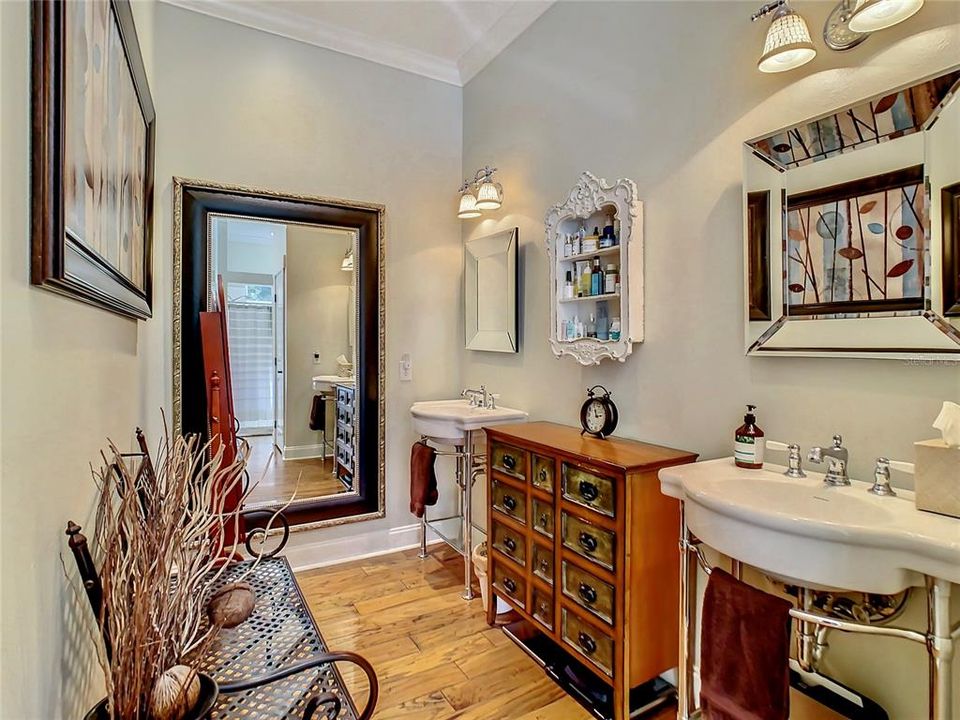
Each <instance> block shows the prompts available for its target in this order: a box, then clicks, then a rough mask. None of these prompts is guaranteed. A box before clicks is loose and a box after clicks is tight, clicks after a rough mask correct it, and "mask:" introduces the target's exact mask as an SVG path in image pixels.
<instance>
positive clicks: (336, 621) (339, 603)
mask: <svg viewBox="0 0 960 720" xmlns="http://www.w3.org/2000/svg"><path fill="white" fill-rule="evenodd" d="M297 579H298V582H299V583H300V586H301V589H302V590H303V593H304V596H305V597H306V599H307V603H308V605H309V606H310V609H311V612H313V613H314V615H315V617H317V622H318V624H319V626H320V630H321V632H322V633H323V636H324V638H326V640H327V643H328V645H329V646H330V648H331V649H332V650H349V651H353V652H359V653H360V654H362V655H364V657H366V658H367V659H368V660H369V661H370V663H371V664H372V665H373V666H374V668H375V669H376V671H377V676H378V678H379V680H380V700H379V702H378V705H377V711H376V713H375V715H374V720H414V719H415V720H491V719H492V718H497V720H538V719H539V720H588V719H589V718H590V715H589V714H588V713H587V712H586V711H585V710H583V709H582V708H581V707H580V706H579V705H577V704H576V703H575V702H574V701H573V700H572V699H570V698H568V697H567V696H566V695H565V694H564V692H563V691H562V690H561V689H560V688H559V687H558V686H557V685H556V684H555V683H554V682H553V681H552V680H550V679H549V678H548V677H547V676H546V675H545V674H544V672H543V670H542V669H541V668H540V667H539V666H538V665H537V664H536V663H535V662H534V661H533V660H531V659H530V658H529V657H527V656H526V654H524V653H523V651H521V650H520V649H519V648H518V647H517V646H516V645H514V643H513V642H512V641H511V640H510V639H509V638H508V637H507V636H506V635H505V634H504V633H503V631H502V630H500V629H496V628H491V627H489V626H488V625H487V624H486V621H485V619H484V612H483V607H482V604H481V602H480V600H479V598H478V599H476V600H474V601H472V602H469V603H468V602H465V601H464V600H463V599H461V597H460V593H461V591H462V589H463V564H462V560H461V559H460V556H459V555H457V554H456V553H454V552H453V551H451V550H449V549H447V548H436V549H435V550H431V556H430V557H428V558H426V559H424V560H421V559H420V558H418V557H417V552H416V550H413V551H403V552H400V553H394V554H392V555H387V556H383V557H381V558H373V559H366V560H360V561H357V562H353V563H349V564H344V565H339V566H333V567H329V568H321V569H318V570H310V571H307V572H304V573H299V574H298V575H297ZM339 667H340V671H341V673H342V675H343V677H344V682H345V684H346V685H347V689H348V690H349V692H350V693H351V695H352V696H353V698H354V701H355V702H356V703H357V705H358V706H362V705H363V703H364V701H365V699H366V697H367V684H366V680H365V677H364V675H363V673H362V672H360V671H359V670H357V669H356V668H355V667H354V666H351V665H349V664H346V663H341V664H340V666H339ZM537 712H541V713H542V714H541V715H536V713H537Z"/></svg>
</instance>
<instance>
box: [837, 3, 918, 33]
mask: <svg viewBox="0 0 960 720" xmlns="http://www.w3.org/2000/svg"><path fill="white" fill-rule="evenodd" d="M922 7H923V0H857V4H856V7H854V9H853V15H851V16H850V22H849V26H850V29H851V30H852V31H853V32H861V33H870V32H876V31H877V30H883V29H885V28H888V27H891V26H893V25H896V24H897V23H901V22H903V21H904V20H906V19H907V18H909V17H913V16H914V15H916V14H917V13H918V12H919V11H920V8H922Z"/></svg>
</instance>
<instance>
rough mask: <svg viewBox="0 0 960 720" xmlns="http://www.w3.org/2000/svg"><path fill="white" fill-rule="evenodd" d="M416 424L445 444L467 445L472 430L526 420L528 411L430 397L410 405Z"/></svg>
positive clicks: (431, 437) (427, 434) (438, 441)
mask: <svg viewBox="0 0 960 720" xmlns="http://www.w3.org/2000/svg"><path fill="white" fill-rule="evenodd" d="M410 415H411V416H412V417H413V428H414V430H416V432H417V433H418V434H420V435H424V436H426V437H427V438H429V439H430V440H433V441H434V442H436V443H439V444H441V445H463V444H464V439H465V438H466V434H467V432H468V431H472V430H479V429H480V428H482V427H484V426H485V425H503V424H504V423H511V422H525V421H526V419H527V413H526V412H524V411H523V410H515V409H513V408H501V407H498V408H494V409H490V408H484V407H471V405H470V402H469V401H468V400H430V401H426V402H417V403H414V404H413V405H412V406H411V407H410Z"/></svg>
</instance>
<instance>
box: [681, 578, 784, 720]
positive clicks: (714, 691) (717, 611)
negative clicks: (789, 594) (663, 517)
mask: <svg viewBox="0 0 960 720" xmlns="http://www.w3.org/2000/svg"><path fill="white" fill-rule="evenodd" d="M790 607H791V605H790V603H789V602H788V601H787V600H784V599H783V598H779V597H776V596H774V595H769V594H768V593H765V592H763V591H762V590H757V589H756V588H753V587H750V586H749V585H747V584H746V583H742V582H740V581H739V580H737V579H736V578H734V577H733V576H732V575H730V574H729V573H725V572H724V571H723V570H716V569H715V570H714V571H713V572H712V573H710V582H709V583H708V584H707V590H706V593H705V594H704V596H703V631H702V632H701V635H700V706H701V707H702V708H703V714H704V717H705V718H707V719H708V720H787V719H788V717H789V716H790V665H789V659H790Z"/></svg>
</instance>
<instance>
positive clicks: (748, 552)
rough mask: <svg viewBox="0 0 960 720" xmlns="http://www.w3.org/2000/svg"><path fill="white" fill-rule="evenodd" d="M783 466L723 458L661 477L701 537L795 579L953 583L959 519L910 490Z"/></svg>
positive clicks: (885, 589) (880, 589)
mask: <svg viewBox="0 0 960 720" xmlns="http://www.w3.org/2000/svg"><path fill="white" fill-rule="evenodd" d="M783 470H784V468H782V467H779V466H776V465H769V464H768V465H766V466H764V469H763V470H744V469H742V468H738V467H737V466H736V465H735V464H734V462H733V459H732V458H724V459H721V460H710V461H707V462H700V463H694V464H691V465H679V466H677V467H672V468H665V469H663V470H661V471H660V486H661V489H662V491H663V492H664V493H665V494H667V495H670V496H671V497H675V498H678V499H680V500H683V501H684V503H685V512H686V520H687V527H688V528H689V529H690V531H691V532H692V533H693V534H694V535H696V536H697V537H698V538H699V539H700V540H702V541H703V542H704V543H705V544H707V545H709V546H710V547H712V548H714V549H716V550H718V551H720V552H721V553H723V554H724V555H728V556H730V557H734V558H736V559H738V560H742V561H743V562H745V563H748V564H749V565H752V566H754V567H756V568H759V569H761V570H764V571H766V572H767V573H769V574H771V575H774V576H776V577H779V578H781V579H783V580H786V581H789V582H792V583H795V584H799V585H804V586H807V587H815V588H823V589H828V588H842V589H846V590H860V591H862V592H873V593H883V594H893V593H897V592H900V591H901V590H905V589H906V588H908V587H917V586H918V587H923V585H924V575H928V576H931V577H938V578H943V579H945V580H949V581H950V582H953V583H960V520H958V519H956V518H951V517H946V516H943V515H935V514H933V513H927V512H921V511H920V510H917V509H916V507H914V503H913V493H912V492H909V491H907V490H897V496H896V497H877V496H876V495H871V494H870V493H868V492H867V488H869V487H870V485H868V484H867V483H864V482H858V481H856V480H854V481H853V484H852V485H850V486H849V487H827V486H825V485H824V483H823V476H822V475H820V474H819V473H812V472H809V470H808V474H809V477H806V478H803V479H791V478H788V477H785V476H784V475H783Z"/></svg>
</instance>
